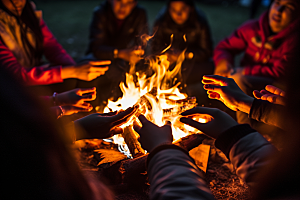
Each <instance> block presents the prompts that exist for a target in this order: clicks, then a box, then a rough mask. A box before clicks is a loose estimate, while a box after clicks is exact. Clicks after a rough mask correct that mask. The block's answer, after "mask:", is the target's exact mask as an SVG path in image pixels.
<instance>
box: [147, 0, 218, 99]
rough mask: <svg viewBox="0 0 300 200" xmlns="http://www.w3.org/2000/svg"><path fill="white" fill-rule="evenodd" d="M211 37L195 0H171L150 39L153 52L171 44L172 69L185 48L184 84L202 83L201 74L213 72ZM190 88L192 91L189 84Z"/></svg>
mask: <svg viewBox="0 0 300 200" xmlns="http://www.w3.org/2000/svg"><path fill="white" fill-rule="evenodd" d="M171 35H173V37H172V38H171ZM211 37H212V36H211V32H210V27H209V23H208V21H207V19H206V16H205V14H204V13H203V12H202V11H201V10H199V9H198V8H196V6H195V2H194V1H193V0H169V1H168V3H167V6H166V7H164V8H163V9H162V10H161V11H160V13H159V15H158V16H157V19H156V20H155V23H154V28H153V38H152V39H151V40H150V41H151V43H150V44H151V52H152V53H153V54H154V55H157V54H161V53H162V52H163V51H164V50H165V49H166V48H167V47H168V46H169V45H171V47H170V48H169V49H168V50H167V51H166V52H164V54H165V55H167V56H168V60H169V61H170V65H171V69H172V68H174V67H175V64H176V61H177V60H178V58H179V55H180V54H181V53H182V52H183V51H184V50H185V49H186V51H185V54H184V55H185V60H184V62H183V64H182V68H181V74H182V79H181V80H179V82H181V83H182V86H183V87H185V86H184V85H185V84H187V85H190V84H196V83H198V84H201V78H200V77H202V76H203V75H206V74H213V70H214V66H213V63H212V62H211V61H210V59H211V57H212V51H213V44H212V38H211ZM178 78H180V77H178ZM187 92H188V93H190V92H192V91H190V90H189V89H188V88H187ZM189 96H194V94H189ZM203 96H205V95H203ZM198 100H200V99H198ZM202 104H203V103H201V105H202Z"/></svg>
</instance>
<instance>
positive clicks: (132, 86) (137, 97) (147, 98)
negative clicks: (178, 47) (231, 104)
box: [104, 35, 205, 145]
mask: <svg viewBox="0 0 300 200" xmlns="http://www.w3.org/2000/svg"><path fill="white" fill-rule="evenodd" d="M172 41H173V35H172V36H171V44H170V46H168V47H167V48H166V49H165V50H164V51H163V52H162V53H164V52H166V51H167V50H168V49H169V48H170V47H171V45H172ZM184 60H185V50H184V51H183V52H182V53H181V54H180V55H179V57H178V60H177V62H176V66H175V67H174V69H173V70H169V65H170V63H169V61H168V59H167V56H166V55H159V56H156V57H155V58H152V59H149V66H150V67H151V68H152V70H153V71H154V74H153V75H152V76H151V77H147V75H146V74H144V73H142V74H139V73H137V72H135V65H131V66H130V71H129V73H127V74H126V83H124V82H122V83H121V84H120V89H121V91H122V92H123V96H122V97H121V98H119V99H118V100H117V101H116V102H113V101H110V100H108V104H107V106H106V107H105V109H104V112H110V111H119V110H125V109H126V108H128V107H131V106H133V105H135V104H138V105H140V109H139V114H144V115H145V116H146V118H147V119H148V120H150V121H152V122H153V123H155V124H156V125H158V126H163V125H164V124H166V122H167V121H170V122H171V123H172V132H173V137H174V140H178V139H180V138H182V137H185V136H187V135H189V134H192V133H196V132H199V131H198V130H196V129H195V128H192V127H190V126H187V125H184V124H183V123H181V122H180V121H179V118H180V113H181V112H183V111H185V110H188V109H191V108H193V107H195V106H196V105H197V104H196V99H195V98H188V97H187V95H186V94H184V93H181V92H180V90H179V88H178V86H179V84H180V83H178V84H176V85H175V86H170V82H171V81H172V80H174V79H175V77H179V78H180V77H181V65H182V62H183V61H184ZM134 76H136V77H137V81H136V82H135V81H134ZM195 119H196V118H195ZM136 120H137V116H136V115H135V116H132V117H131V119H130V120H128V122H127V123H126V124H123V125H122V128H125V127H126V126H129V125H132V124H133V122H134V121H136ZM198 120H199V119H198ZM137 121H138V120H137ZM204 121H205V119H204ZM113 139H114V142H115V143H117V144H122V145H125V143H124V139H123V138H122V136H121V135H116V136H114V137H113Z"/></svg>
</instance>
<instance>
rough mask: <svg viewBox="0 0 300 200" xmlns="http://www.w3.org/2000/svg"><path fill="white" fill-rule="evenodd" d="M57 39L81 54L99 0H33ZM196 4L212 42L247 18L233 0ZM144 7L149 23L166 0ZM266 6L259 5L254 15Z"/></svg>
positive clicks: (206, 0)
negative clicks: (205, 21)
mask: <svg viewBox="0 0 300 200" xmlns="http://www.w3.org/2000/svg"><path fill="white" fill-rule="evenodd" d="M33 1H34V2H35V4H36V6H37V9H38V10H42V11H43V18H44V20H45V22H46V23H47V25H48V26H49V28H50V30H51V31H52V32H53V34H54V35H55V37H56V38H57V40H58V42H59V43H60V44H62V45H63V47H64V48H65V49H66V50H67V52H68V53H69V54H70V55H71V56H72V57H73V58H74V59H75V60H76V59H79V58H81V57H82V56H83V55H84V53H85V51H86V49H87V45H88V35H89V24H90V21H91V17H92V13H93V9H94V8H95V7H96V6H98V5H99V4H100V3H101V2H102V1H99V0H33ZM196 2H197V3H196V5H197V7H198V8H199V9H201V10H202V11H203V12H204V13H205V14H206V16H207V18H208V21H209V24H210V27H211V32H212V35H213V41H214V45H217V43H218V42H219V41H220V40H222V39H223V38H224V37H226V36H228V35H229V34H231V33H232V31H233V30H234V29H235V28H237V27H238V26H240V25H241V24H242V23H243V22H245V21H246V20H248V19H249V13H250V9H249V7H244V6H241V4H240V1H237V0H227V1H224V0H200V1H199V0H198V1H196ZM139 4H140V5H141V6H143V7H144V8H146V10H147V12H148V20H149V24H150V26H152V25H153V22H154V20H155V18H156V15H157V14H158V12H159V11H160V9H161V8H162V7H163V6H164V5H165V4H166V1H154V0H149V1H145V0H144V1H141V0H140V1H139ZM264 10H266V8H265V7H263V6H261V7H260V8H259V10H258V13H257V16H256V17H259V15H260V14H261V13H262V12H263V11H264Z"/></svg>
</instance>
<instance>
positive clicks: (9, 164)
mask: <svg viewBox="0 0 300 200" xmlns="http://www.w3.org/2000/svg"><path fill="white" fill-rule="evenodd" d="M19 81H20V80H18V79H17V78H16V77H15V76H14V74H12V73H11V72H10V71H7V69H6V68H3V67H0V95H1V98H0V102H1V115H2V117H1V120H0V125H1V133H2V134H3V135H2V136H3V137H2V140H1V150H2V151H1V159H4V160H5V162H4V163H3V165H2V169H3V171H2V172H1V182H5V184H4V185H3V184H2V190H3V191H2V192H1V195H2V196H3V197H7V198H10V199H53V200H54V199H82V200H100V199H101V200H112V199H115V196H114V194H113V192H112V191H110V189H109V188H108V187H107V186H106V184H104V182H101V181H100V180H99V179H96V178H93V177H91V176H88V175H87V174H85V173H83V171H82V170H81V169H80V168H79V165H78V163H76V161H75V159H74V155H72V153H71V151H70V149H69V144H70V142H72V140H71V138H70V137H69V136H67V135H66V133H65V132H64V131H63V129H62V128H61V127H60V124H59V123H58V120H55V118H54V117H53V115H52V114H51V113H49V111H48V110H47V108H45V107H43V106H42V105H41V100H40V99H38V98H37V97H36V98H35V96H34V95H32V93H30V92H29V91H28V88H25V87H24V85H22V84H19ZM59 98H60V97H59ZM63 99H64V98H63ZM135 109H136V108H129V109H127V110H125V111H123V112H119V113H118V114H117V113H108V114H105V115H104V114H97V113H96V114H93V115H89V116H87V118H82V119H79V120H76V121H75V122H74V125H75V126H76V127H78V128H80V130H81V131H80V132H78V131H77V132H76V133H77V134H76V135H74V136H73V138H74V139H84V138H109V137H110V136H111V135H113V134H118V133H122V129H121V128H119V126H120V125H121V124H122V123H124V122H125V121H126V120H127V119H128V117H130V116H131V115H132V114H133V113H134V111H135ZM79 126H80V127H79ZM66 137H67V138H66ZM73 138H72V139H73ZM73 141H74V140H73ZM67 142H68V143H67ZM20 163H22V167H20ZM16 188H18V192H11V191H12V190H13V189H16Z"/></svg>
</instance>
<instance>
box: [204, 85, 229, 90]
mask: <svg viewBox="0 0 300 200" xmlns="http://www.w3.org/2000/svg"><path fill="white" fill-rule="evenodd" d="M223 87H224V86H219V85H212V84H207V85H204V86H203V88H204V89H205V90H208V91H214V92H222V91H221V89H222V88H223Z"/></svg>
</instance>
